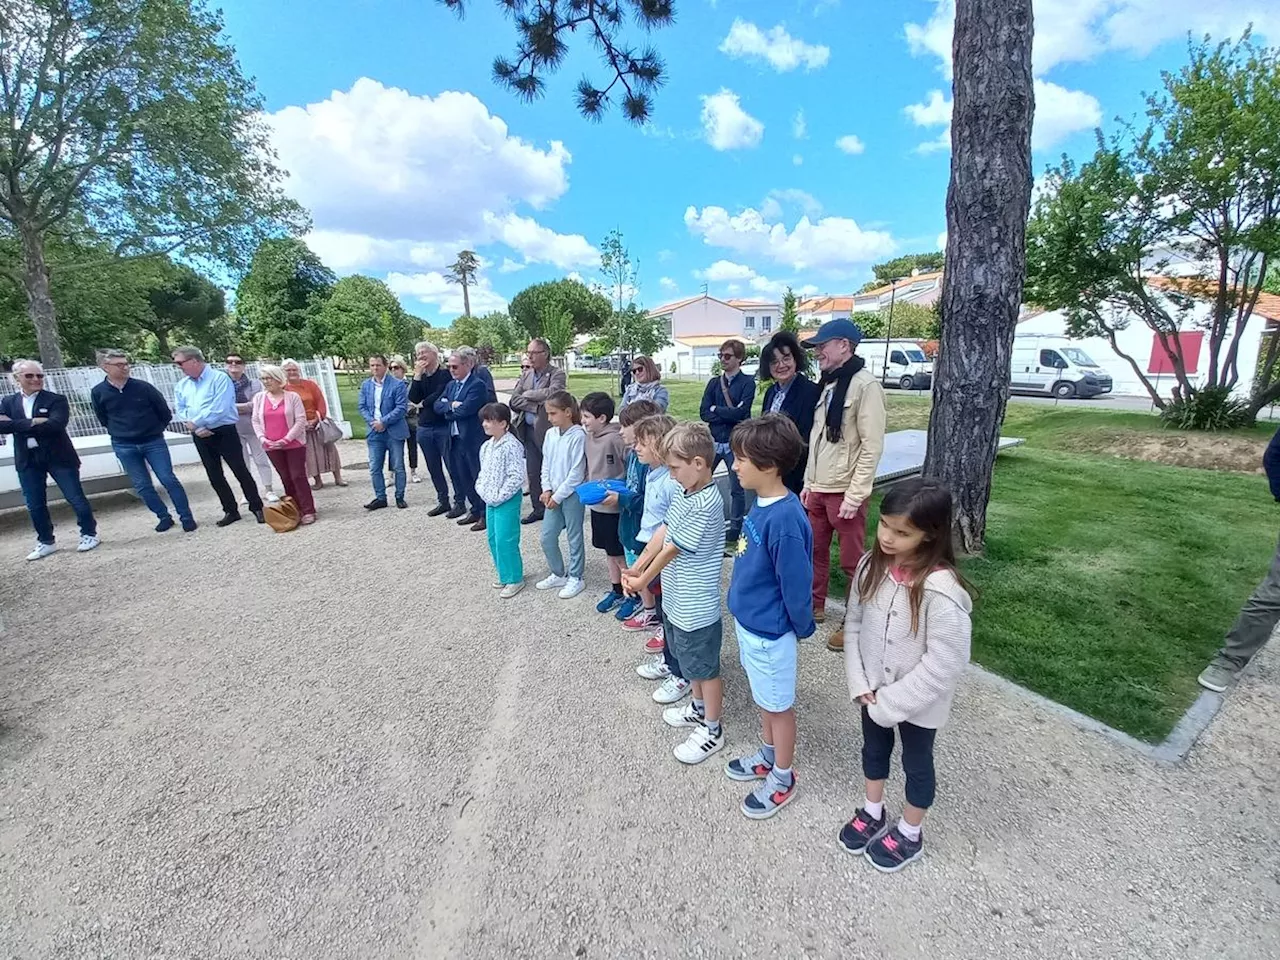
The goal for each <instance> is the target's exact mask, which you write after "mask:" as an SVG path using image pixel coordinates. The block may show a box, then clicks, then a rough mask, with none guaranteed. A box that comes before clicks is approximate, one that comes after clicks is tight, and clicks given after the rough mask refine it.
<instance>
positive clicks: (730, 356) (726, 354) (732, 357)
mask: <svg viewBox="0 0 1280 960" xmlns="http://www.w3.org/2000/svg"><path fill="white" fill-rule="evenodd" d="M720 359H721V360H737V359H738V355H737V354H736V353H731V352H729V351H727V350H726V351H725V352H724V353H722V354H720Z"/></svg>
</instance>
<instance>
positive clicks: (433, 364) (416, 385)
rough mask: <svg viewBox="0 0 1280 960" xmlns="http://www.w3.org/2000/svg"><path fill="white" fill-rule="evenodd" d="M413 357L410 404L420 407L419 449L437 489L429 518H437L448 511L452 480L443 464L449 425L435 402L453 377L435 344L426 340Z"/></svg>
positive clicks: (414, 350)
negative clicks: (438, 410)
mask: <svg viewBox="0 0 1280 960" xmlns="http://www.w3.org/2000/svg"><path fill="white" fill-rule="evenodd" d="M413 355H414V358H415V362H414V365H413V380H412V381H411V382H410V383H409V402H410V403H416V404H418V406H419V411H418V438H417V439H418V446H419V447H421V448H422V459H423V460H425V461H426V464H427V472H428V473H429V474H431V483H432V485H433V486H434V487H435V488H436V505H435V506H434V507H433V508H432V509H431V510H429V511H427V516H428V517H438V516H440V515H441V514H444V513H448V512H449V479H448V478H447V477H446V476H445V473H444V461H445V459H446V458H447V457H448V455H449V422H448V421H447V420H445V419H444V417H442V416H440V414H438V413H436V401H437V400H439V399H440V398H441V397H443V396H444V392H445V390H447V389H448V387H449V384H450V383H452V382H453V378H452V377H451V376H449V371H448V370H446V369H445V368H444V367H443V366H441V365H440V348H439V347H437V346H436V345H435V344H434V343H431V342H429V341H427V340H423V341H422V342H421V343H419V344H417V345H416V346H415V347H414V348H413Z"/></svg>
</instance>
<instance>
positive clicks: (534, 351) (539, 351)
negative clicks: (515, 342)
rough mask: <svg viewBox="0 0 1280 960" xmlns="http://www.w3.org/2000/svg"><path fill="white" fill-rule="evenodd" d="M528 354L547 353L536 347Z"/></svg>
mask: <svg viewBox="0 0 1280 960" xmlns="http://www.w3.org/2000/svg"><path fill="white" fill-rule="evenodd" d="M527 352H528V353H546V352H547V351H545V350H543V349H542V348H541V347H534V348H533V349H532V350H529V351H527Z"/></svg>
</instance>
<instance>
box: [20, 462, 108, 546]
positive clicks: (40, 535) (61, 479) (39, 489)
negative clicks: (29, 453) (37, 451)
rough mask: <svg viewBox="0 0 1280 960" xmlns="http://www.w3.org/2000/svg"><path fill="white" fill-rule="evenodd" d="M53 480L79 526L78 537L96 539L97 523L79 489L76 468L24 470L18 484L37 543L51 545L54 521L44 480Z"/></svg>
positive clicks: (30, 468)
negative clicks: (20, 487) (74, 513)
mask: <svg viewBox="0 0 1280 960" xmlns="http://www.w3.org/2000/svg"><path fill="white" fill-rule="evenodd" d="M47 477H53V482H54V483H56V484H57V485H58V489H59V490H61V491H62V495H63V496H64V497H66V499H67V503H69V504H71V509H73V510H74V511H75V512H76V522H77V523H79V524H80V535H81V536H84V537H96V536H97V535H98V523H97V521H96V520H94V519H93V508H92V507H90V506H89V500H88V498H87V497H85V495H84V488H83V487H81V486H80V468H79V467H46V466H44V465H43V464H42V465H39V466H26V467H23V468H22V469H21V470H19V471H18V482H19V483H20V484H22V498H23V499H24V500H26V501H27V512H29V513H30V514H31V525H32V526H33V527H35V528H36V539H37V540H39V541H40V542H41V543H47V544H50V545H52V544H53V542H54V539H53V518H52V517H50V516H49V492H48V488H47V487H46V486H45V479H46V478H47Z"/></svg>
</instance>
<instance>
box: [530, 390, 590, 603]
mask: <svg viewBox="0 0 1280 960" xmlns="http://www.w3.org/2000/svg"><path fill="white" fill-rule="evenodd" d="M545 408H546V411H547V419H548V420H549V421H550V422H551V429H549V430H548V431H547V435H546V439H545V440H543V443H542V504H543V506H544V507H545V508H546V515H545V516H544V517H543V520H542V553H543V555H545V556H546V558H547V566H548V567H550V568H551V573H550V574H549V575H548V576H546V577H544V578H543V579H541V580H539V581H538V582H537V584H536V586H537V588H538V589H539V590H553V589H555V588H557V587H559V588H560V598H561V599H562V600H568V599H569V598H570V597H576V596H577V595H578V594H580V593H581V592H582V591H583V589H585V587H586V584H585V583H584V582H583V579H582V577H583V574H584V573H585V571H586V563H587V554H586V550H585V549H584V547H583V542H582V518H583V514H584V512H585V511H584V508H583V506H582V501H581V500H579V499H578V487H579V486H581V485H582V481H583V479H584V478H585V477H586V475H587V434H586V431H584V430H583V429H582V427H580V426H579V425H578V401H577V400H575V399H574V397H573V394H571V393H569V392H568V391H565V390H560V391H558V392H556V393H553V394H552V395H551V396H549V397H548V398H547V399H546V401H545ZM561 530H563V531H564V532H565V535H566V537H567V539H568V541H569V566H568V568H567V569H566V568H565V565H564V556H563V554H561V552H560V531H561Z"/></svg>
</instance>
